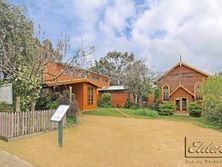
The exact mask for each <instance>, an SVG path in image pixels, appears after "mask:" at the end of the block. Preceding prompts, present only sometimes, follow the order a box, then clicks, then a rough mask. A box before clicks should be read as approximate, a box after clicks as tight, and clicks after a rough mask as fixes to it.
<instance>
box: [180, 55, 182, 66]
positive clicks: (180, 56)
mask: <svg viewBox="0 0 222 167" xmlns="http://www.w3.org/2000/svg"><path fill="white" fill-rule="evenodd" d="M181 65H182V57H181V54H180V66H181Z"/></svg>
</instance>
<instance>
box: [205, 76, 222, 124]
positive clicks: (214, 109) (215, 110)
mask: <svg viewBox="0 0 222 167" xmlns="http://www.w3.org/2000/svg"><path fill="white" fill-rule="evenodd" d="M221 83H222V76H217V77H210V78H208V80H207V81H205V82H204V83H203V85H202V86H201V89H202V94H203V113H202V116H203V118H204V119H205V120H206V121H207V122H208V123H211V124H214V125H218V126H221V127H222V84H221Z"/></svg>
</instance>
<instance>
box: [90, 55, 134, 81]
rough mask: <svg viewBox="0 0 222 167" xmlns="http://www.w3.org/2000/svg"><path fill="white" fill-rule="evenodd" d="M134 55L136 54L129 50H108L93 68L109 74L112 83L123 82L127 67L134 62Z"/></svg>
mask: <svg viewBox="0 0 222 167" xmlns="http://www.w3.org/2000/svg"><path fill="white" fill-rule="evenodd" d="M134 57H135V56H134V54H129V53H127V52H125V53H121V52H117V51H113V52H108V53H107V55H106V56H105V57H102V58H101V59H100V60H98V61H97V60H96V61H95V63H94V65H93V66H92V67H91V70H92V71H95V72H98V73H101V74H104V75H107V76H109V77H110V78H111V83H110V84H111V85H119V84H123V83H124V73H125V71H126V68H127V67H128V66H129V65H130V64H132V63H133V62H134V60H135V58H134Z"/></svg>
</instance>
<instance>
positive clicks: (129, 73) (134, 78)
mask: <svg viewBox="0 0 222 167" xmlns="http://www.w3.org/2000/svg"><path fill="white" fill-rule="evenodd" d="M151 74H152V73H151V71H150V70H149V69H148V67H147V66H146V65H145V64H144V60H143V59H141V60H136V61H134V62H133V63H132V64H130V65H129V66H128V67H127V68H126V70H125V76H124V86H126V87H128V88H129V93H130V94H133V96H134V102H135V103H137V102H138V98H142V99H144V97H147V95H148V93H149V92H150V90H151V81H152V75H151Z"/></svg>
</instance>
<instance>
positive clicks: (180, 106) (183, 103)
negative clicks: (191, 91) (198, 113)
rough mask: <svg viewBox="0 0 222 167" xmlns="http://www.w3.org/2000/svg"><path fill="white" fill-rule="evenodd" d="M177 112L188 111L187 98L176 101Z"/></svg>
mask: <svg viewBox="0 0 222 167" xmlns="http://www.w3.org/2000/svg"><path fill="white" fill-rule="evenodd" d="M175 110H176V111H187V98H186V97H182V98H179V97H178V98H176V99H175Z"/></svg>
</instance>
